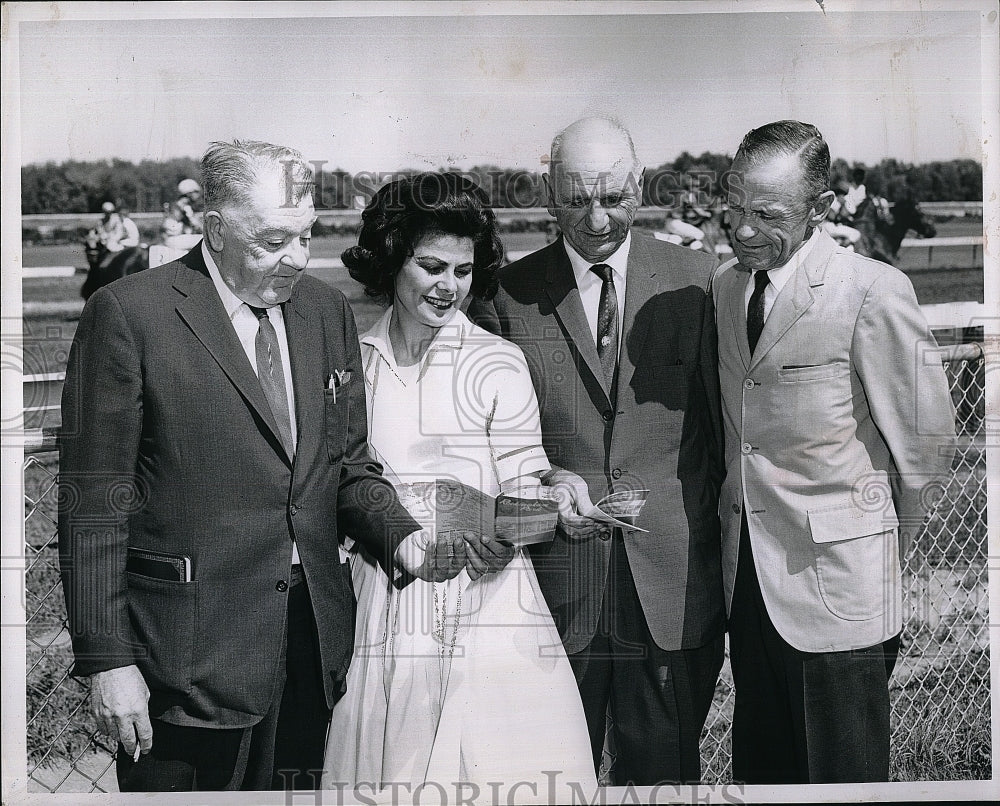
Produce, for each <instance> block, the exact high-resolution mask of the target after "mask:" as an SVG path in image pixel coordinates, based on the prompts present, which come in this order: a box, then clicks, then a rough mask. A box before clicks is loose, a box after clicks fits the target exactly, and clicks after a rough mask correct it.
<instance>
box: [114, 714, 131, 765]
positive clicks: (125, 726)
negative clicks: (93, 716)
mask: <svg viewBox="0 0 1000 806" xmlns="http://www.w3.org/2000/svg"><path fill="white" fill-rule="evenodd" d="M115 727H116V728H117V729H118V741H119V742H121V744H122V747H124V748H125V752H126V753H128V754H129V755H130V756H133V757H134V756H135V723H134V722H133V721H132V719H131V717H118V718H116V719H115Z"/></svg>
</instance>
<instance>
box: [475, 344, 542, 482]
mask: <svg viewBox="0 0 1000 806" xmlns="http://www.w3.org/2000/svg"><path fill="white" fill-rule="evenodd" d="M504 347H505V349H503V350H502V351H501V350H497V351H494V352H492V359H491V364H492V365H493V369H492V371H491V372H490V373H489V376H488V377H489V379H490V386H491V387H492V405H491V407H490V410H489V414H488V416H487V419H486V434H487V437H488V439H489V444H490V454H491V455H492V457H493V464H494V466H495V468H496V474H497V479H498V480H499V481H500V483H501V484H504V483H506V482H509V481H511V480H512V479H516V478H518V477H520V476H527V475H530V474H533V473H544V472H546V471H548V470H549V460H548V458H547V457H546V455H545V449H544V448H543V447H542V431H541V424H540V422H539V417H538V400H537V398H536V397H535V388H534V386H533V385H532V383H531V374H530V373H529V371H528V365H527V363H526V362H525V360H524V355H523V354H522V353H521V351H520V350H519V349H518V348H517V347H515V346H514V345H512V344H506V343H505V345H504Z"/></svg>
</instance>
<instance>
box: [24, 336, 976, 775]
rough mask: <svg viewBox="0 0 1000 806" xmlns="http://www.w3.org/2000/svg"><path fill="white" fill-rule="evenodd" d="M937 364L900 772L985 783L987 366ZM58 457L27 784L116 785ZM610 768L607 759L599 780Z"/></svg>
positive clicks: (41, 487) (900, 673)
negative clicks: (73, 573) (936, 421)
mask: <svg viewBox="0 0 1000 806" xmlns="http://www.w3.org/2000/svg"><path fill="white" fill-rule="evenodd" d="M949 352H950V355H949V356H948V358H947V359H946V363H945V368H946V370H947V372H948V376H949V380H950V382H951V389H952V395H953V399H954V402H955V408H956V412H957V417H956V421H957V431H958V434H959V437H960V447H959V450H958V454H957V456H956V459H955V462H954V465H953V468H952V475H951V478H950V480H949V483H948V486H947V489H946V490H945V494H944V499H943V500H942V501H941V503H940V504H939V506H938V508H937V511H936V514H935V515H934V516H933V517H932V518H931V519H930V520H929V522H928V523H927V525H926V527H925V528H924V529H923V531H922V533H921V534H920V536H919V537H918V538H917V539H916V540H914V541H913V542H912V544H911V545H910V547H909V550H908V551H907V552H906V554H905V556H904V557H903V578H904V597H905V601H904V623H905V627H904V631H903V645H902V649H901V655H900V659H899V662H898V664H897V666H896V671H895V673H894V674H893V678H892V680H891V683H890V685H891V692H890V694H891V698H892V729H893V739H892V762H891V763H892V771H891V775H892V778H893V779H894V780H976V779H979V780H982V779H989V778H990V777H991V771H990V752H991V750H990V721H989V720H990V706H989V673H990V668H989V646H988V641H989V633H988V626H987V625H988V620H989V619H988V610H987V582H986V577H987V565H988V564H987V546H986V451H985V448H986V417H985V362H984V360H983V354H982V350H981V349H980V348H979V347H978V346H977V345H962V346H959V347H955V348H951V349H950V351H949ZM58 469H59V468H58V457H57V455H56V453H55V452H54V450H53V447H52V444H51V442H48V443H47V444H40V445H39V446H37V447H34V448H29V449H26V456H25V461H24V489H25V511H24V519H25V535H26V539H25V564H26V587H25V591H26V599H25V605H26V613H27V624H26V633H25V634H26V639H27V676H26V688H27V730H28V737H27V739H28V741H27V746H28V778H29V788H30V789H31V790H33V791H39V792H46V791H48V792H60V793H61V792H112V791H116V789H117V785H116V780H115V775H114V764H113V759H112V748H110V747H109V746H108V744H107V742H106V740H105V739H104V738H103V737H102V736H101V735H100V734H98V733H97V732H96V726H95V723H94V721H93V718H92V717H91V715H90V713H89V710H88V709H87V708H86V700H87V696H88V693H89V690H88V687H87V685H86V683H85V682H84V681H80V680H77V679H75V678H73V677H71V676H70V674H69V670H70V668H71V665H72V650H71V648H70V643H69V633H68V630H67V628H66V611H65V604H64V601H63V594H62V589H61V587H60V584H59V561H58V548H57V541H56V534H55V531H56V506H57V501H56V498H57V486H56V477H57V474H58ZM732 707H733V683H732V675H731V673H730V670H729V661H728V658H727V660H726V663H725V665H724V666H723V670H722V675H721V677H720V679H719V682H718V685H717V686H716V692H715V703H714V705H713V707H712V711H711V713H710V714H709V717H708V721H707V723H706V725H705V730H704V733H703V735H702V744H701V747H702V768H703V777H704V780H705V782H706V783H709V784H714V783H723V782H727V781H729V780H730V722H731V717H732ZM613 764H614V751H613V747H610V745H609V748H608V751H607V752H606V754H605V760H604V765H603V768H602V775H603V776H604V779H605V780H607V774H608V772H609V770H610V769H611V767H612V766H613Z"/></svg>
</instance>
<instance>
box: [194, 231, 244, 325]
mask: <svg viewBox="0 0 1000 806" xmlns="http://www.w3.org/2000/svg"><path fill="white" fill-rule="evenodd" d="M201 254H202V257H204V258H205V266H206V267H207V268H208V276H209V277H211V278H212V283H213V284H214V285H215V290H216V291H217V292H219V298H220V299H221V300H222V305H223V307H224V308H225V309H226V315H227V316H228V317H229V320H230V321H232V320H233V318H234V317H235V316H236V314H237V313H238V312H239V310H240V306H241V305H243V304H244V302H243V300H241V299H240V298H239V297H237V296H236V295H235V294H234V293H233V289H231V288H230V287H229V286H228V285H226V281H225V280H223V279H222V275H221V274H220V273H219V267H218V266H217V265H216V263H215V259H214V258H213V257H212V253H211V252H209V251H208V247H207V246H206V245H205V241H204V240H203V241H202V242H201Z"/></svg>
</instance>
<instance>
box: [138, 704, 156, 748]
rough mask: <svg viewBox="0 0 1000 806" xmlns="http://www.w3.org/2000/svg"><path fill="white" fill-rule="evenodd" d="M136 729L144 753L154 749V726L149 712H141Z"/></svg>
mask: <svg viewBox="0 0 1000 806" xmlns="http://www.w3.org/2000/svg"><path fill="white" fill-rule="evenodd" d="M135 731H136V733H137V734H139V749H140V750H141V751H142V752H143V753H148V752H149V751H150V750H152V749H153V726H152V724H151V723H150V721H149V714H148V713H145V714H140V715H139V718H138V719H137V720H136V723H135Z"/></svg>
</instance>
